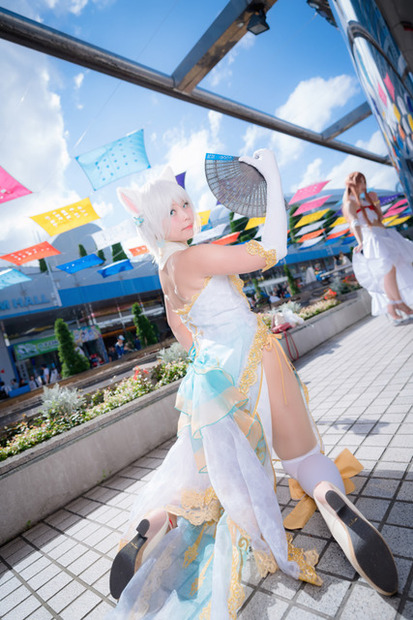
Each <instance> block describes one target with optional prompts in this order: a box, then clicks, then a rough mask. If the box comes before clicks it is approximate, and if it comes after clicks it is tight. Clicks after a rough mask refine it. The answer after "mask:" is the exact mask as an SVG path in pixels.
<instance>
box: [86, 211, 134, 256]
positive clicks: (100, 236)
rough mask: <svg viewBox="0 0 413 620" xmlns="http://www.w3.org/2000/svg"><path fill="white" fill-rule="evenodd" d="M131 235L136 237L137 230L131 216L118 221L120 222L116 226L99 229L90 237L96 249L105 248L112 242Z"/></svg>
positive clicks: (122, 239)
mask: <svg viewBox="0 0 413 620" xmlns="http://www.w3.org/2000/svg"><path fill="white" fill-rule="evenodd" d="M132 237H133V238H134V239H136V237H137V230H136V224H135V222H134V221H133V220H132V219H131V218H128V219H127V220H123V222H120V224H117V225H116V226H111V227H110V228H105V229H103V230H99V231H98V232H95V233H93V235H92V239H93V241H94V242H95V244H96V248H97V249H98V250H102V249H103V248H107V247H108V246H109V245H113V244H114V243H118V242H119V241H124V240H125V239H130V238H132Z"/></svg>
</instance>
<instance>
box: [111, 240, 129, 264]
mask: <svg viewBox="0 0 413 620" xmlns="http://www.w3.org/2000/svg"><path fill="white" fill-rule="evenodd" d="M126 258H128V257H127V256H126V254H125V252H124V251H123V247H122V244H121V243H114V244H113V245H112V261H113V262H114V263H117V262H118V261H119V260H125V259H126Z"/></svg>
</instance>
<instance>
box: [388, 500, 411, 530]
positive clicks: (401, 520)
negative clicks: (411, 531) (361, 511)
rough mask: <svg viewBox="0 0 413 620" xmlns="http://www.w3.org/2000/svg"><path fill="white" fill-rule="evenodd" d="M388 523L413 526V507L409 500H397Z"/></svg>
mask: <svg viewBox="0 0 413 620" xmlns="http://www.w3.org/2000/svg"><path fill="white" fill-rule="evenodd" d="M387 523H389V524H393V525H403V526H404V527H410V528H413V509H412V505H411V504H409V503H407V502H395V504H394V505H393V506H392V509H391V511H390V514H389V516H388V517H387Z"/></svg>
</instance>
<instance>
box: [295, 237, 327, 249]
mask: <svg viewBox="0 0 413 620" xmlns="http://www.w3.org/2000/svg"><path fill="white" fill-rule="evenodd" d="M323 239H324V237H323V236H322V235H320V236H319V237H317V238H316V239H308V240H307V241H304V243H302V244H301V245H300V246H299V249H300V250H303V249H304V248H311V247H312V246H313V245H316V243H320V241H322V240H323Z"/></svg>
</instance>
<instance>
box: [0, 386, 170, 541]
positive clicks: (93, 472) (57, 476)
mask: <svg viewBox="0 0 413 620" xmlns="http://www.w3.org/2000/svg"><path fill="white" fill-rule="evenodd" d="M179 383H180V382H179V381H176V382H175V383H172V384H170V385H166V386H165V387H162V388H160V389H159V390H157V391H156V392H151V393H150V394H146V395H145V396H142V397H141V398H139V399H135V400H134V401H131V402H130V403H127V404H126V405H122V407H119V408H118V409H114V410H113V411H110V412H109V413H106V414H104V415H103V416H100V417H98V418H95V419H94V420H90V421H89V422H86V423H84V424H81V425H80V426H77V427H75V428H73V429H71V430H70V431H67V432H66V433H63V434H62V435H57V436H56V437H53V438H52V439H49V440H48V441H46V442H44V443H42V444H39V445H38V446H34V447H33V448H30V449H29V450H26V451H25V452H22V453H21V454H17V455H16V456H13V457H11V458H9V459H7V460H6V461H4V462H2V463H0V497H1V506H2V510H1V512H2V518H1V519H0V545H1V544H3V543H4V542H6V541H7V540H9V539H10V538H14V537H15V536H16V535H17V534H20V533H21V532H22V531H24V530H25V529H27V528H28V527H29V526H31V525H34V524H35V523H37V522H38V521H40V520H41V519H43V518H44V517H46V516H47V515H49V514H51V513H52V512H54V511H55V510H58V509H59V508H61V507H62V506H64V505H65V504H67V503H69V502H70V501H72V500H73V499H75V498H76V497H78V496H79V495H81V493H83V492H85V491H87V490H88V489H90V488H91V487H93V486H95V485H96V484H99V482H102V480H104V479H105V478H106V477H109V476H111V475H112V474H114V473H115V472H117V471H119V470H121V469H123V468H124V467H126V466H127V465H129V464H130V463H132V462H133V461H135V460H136V459H138V458H140V457H142V456H144V455H145V454H147V453H148V452H150V451H151V450H153V449H154V448H156V447H157V446H159V445H160V444H161V443H163V442H164V441H166V440H167V439H170V438H171V437H172V436H173V435H175V433H176V428H177V423H178V416H179V413H178V411H176V409H174V405H175V397H176V392H177V390H178V387H179Z"/></svg>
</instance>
